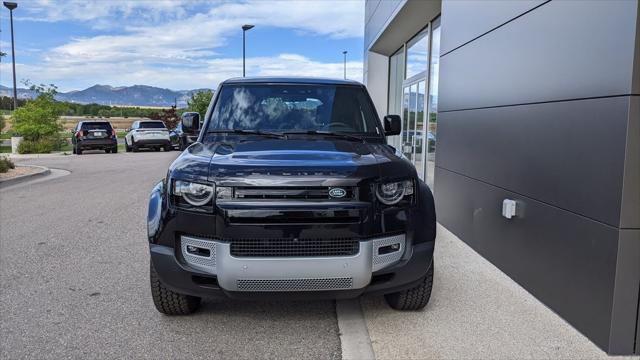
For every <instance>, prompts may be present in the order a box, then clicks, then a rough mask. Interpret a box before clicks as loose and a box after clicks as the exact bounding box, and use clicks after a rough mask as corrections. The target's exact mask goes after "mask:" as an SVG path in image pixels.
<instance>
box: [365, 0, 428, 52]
mask: <svg viewBox="0 0 640 360" xmlns="http://www.w3.org/2000/svg"><path fill="white" fill-rule="evenodd" d="M404 2H405V0H384V1H380V2H379V3H378V4H377V6H375V7H373V6H374V4H372V5H369V4H368V2H367V5H365V10H366V8H367V7H373V8H372V9H371V11H372V12H371V14H370V15H369V18H368V19H367V18H366V17H365V19H366V23H365V25H364V48H365V50H366V49H368V48H369V46H371V43H372V42H373V41H374V40H375V39H376V37H377V36H378V35H379V34H380V33H381V32H382V31H383V30H384V27H385V25H387V23H388V22H389V21H390V20H391V18H392V17H393V15H394V14H395V13H396V11H397V8H398V6H401V5H402V4H404ZM425 24H426V22H425ZM401 45H402V44H398V47H400V46H401Z"/></svg>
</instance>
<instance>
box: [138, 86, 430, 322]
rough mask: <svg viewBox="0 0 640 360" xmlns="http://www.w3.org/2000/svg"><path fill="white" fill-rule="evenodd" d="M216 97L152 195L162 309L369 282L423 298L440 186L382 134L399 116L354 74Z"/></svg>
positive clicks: (238, 89) (331, 292)
mask: <svg viewBox="0 0 640 360" xmlns="http://www.w3.org/2000/svg"><path fill="white" fill-rule="evenodd" d="M215 94H216V95H215V96H214V98H213V99H212V104H211V105H210V106H209V111H208V112H207V115H206V118H205V119H203V120H204V121H203V126H202V128H201V129H200V135H199V137H198V139H197V141H196V142H195V143H193V144H192V145H191V146H189V147H188V148H187V150H186V151H184V152H183V153H182V154H181V155H180V156H179V157H178V158H177V159H176V160H175V161H174V162H173V163H172V164H171V165H170V167H169V170H168V172H167V176H166V178H165V179H164V180H163V181H161V182H160V183H158V184H157V185H156V186H155V187H154V189H153V190H152V192H151V195H150V199H149V211H148V222H147V230H148V240H149V250H150V255H151V266H150V271H151V276H150V278H151V294H152V297H153V301H154V304H155V306H156V308H157V309H158V311H160V312H162V313H165V314H171V315H175V314H188V313H191V312H193V311H194V310H196V309H197V307H198V305H199V304H200V299H201V298H203V297H205V298H206V297H229V298H234V299H247V298H249V299H250V298H254V299H255V298H259V299H266V298H274V297H275V298H286V299H292V298H312V299H318V298H351V297H357V296H360V295H361V294H365V293H367V294H384V295H385V297H386V299H387V302H388V303H389V304H390V305H391V306H392V307H393V308H395V309H401V310H417V309H421V308H423V307H424V306H425V305H426V304H427V302H428V301H429V297H430V295H431V286H432V283H433V249H434V243H435V235H436V216H435V209H434V202H433V196H432V193H431V191H430V189H429V188H428V187H427V185H426V184H425V183H424V182H423V181H422V180H420V179H419V178H418V176H417V173H416V169H415V168H414V167H413V165H412V164H411V163H410V162H409V161H408V160H407V159H406V158H404V157H403V155H402V153H401V152H400V151H399V150H397V149H395V148H393V147H391V146H390V145H388V144H387V143H386V138H385V135H386V136H389V135H398V134H400V126H401V125H400V117H399V116H397V115H388V116H385V118H384V122H381V121H380V119H379V118H378V116H377V114H376V111H375V109H374V106H373V103H372V102H371V100H370V98H369V95H368V94H367V91H366V89H365V87H364V86H363V85H361V84H359V83H357V82H352V81H341V80H319V79H301V78H241V79H231V80H227V81H225V82H224V83H222V84H221V85H220V87H219V89H218V91H216V93H215ZM199 120H200V119H199V117H197V116H196V117H190V118H188V119H183V120H182V126H183V129H190V130H196V129H197V128H198V127H199V126H198V124H199V123H200V121H199ZM383 123H384V125H383Z"/></svg>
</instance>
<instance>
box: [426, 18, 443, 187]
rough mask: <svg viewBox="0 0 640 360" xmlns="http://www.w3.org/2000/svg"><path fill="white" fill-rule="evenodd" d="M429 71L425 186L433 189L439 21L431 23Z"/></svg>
mask: <svg viewBox="0 0 640 360" xmlns="http://www.w3.org/2000/svg"><path fill="white" fill-rule="evenodd" d="M430 62H431V67H430V71H429V103H428V106H429V120H428V121H429V126H428V127H427V129H428V132H427V152H428V154H427V184H428V185H429V186H430V187H432V188H433V176H434V171H435V161H436V139H437V133H438V131H437V130H438V80H439V73H440V19H438V20H436V21H434V22H433V32H432V38H431V58H430Z"/></svg>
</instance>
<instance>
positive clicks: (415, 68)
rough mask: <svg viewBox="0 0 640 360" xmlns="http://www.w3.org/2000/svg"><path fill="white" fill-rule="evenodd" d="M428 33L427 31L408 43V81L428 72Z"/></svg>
mask: <svg viewBox="0 0 640 360" xmlns="http://www.w3.org/2000/svg"><path fill="white" fill-rule="evenodd" d="M427 34H428V31H427V30H426V29H425V30H424V31H422V32H421V33H420V34H418V35H416V36H415V37H414V38H413V39H411V41H409V43H407V79H408V78H410V77H412V76H414V75H416V74H419V73H421V72H423V71H427V59H428V56H427V55H428V44H429V37H428V36H427Z"/></svg>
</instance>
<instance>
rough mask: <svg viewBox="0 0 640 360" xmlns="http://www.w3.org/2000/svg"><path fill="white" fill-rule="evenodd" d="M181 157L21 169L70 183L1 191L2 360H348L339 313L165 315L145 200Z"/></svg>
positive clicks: (289, 310)
mask: <svg viewBox="0 0 640 360" xmlns="http://www.w3.org/2000/svg"><path fill="white" fill-rule="evenodd" d="M177 155H178V152H168V153H165V152H157V153H154V152H142V153H135V154H133V153H118V154H104V153H101V152H100V153H95V154H92V153H87V154H86V155H82V156H59V157H51V158H41V159H35V160H31V161H21V162H23V163H31V164H40V165H44V166H48V167H50V168H59V169H66V170H69V171H71V174H69V175H66V176H61V177H57V178H54V179H49V180H46V181H40V182H38V183H36V184H33V185H28V184H19V185H15V186H11V187H8V188H6V189H2V190H0V358H2V359H13V358H38V359H41V358H56V359H59V358H95V357H99V358H151V359H160V358H171V359H176V358H256V357H259V358H315V359H318V358H322V359H336V358H339V357H340V340H339V335H338V327H337V320H336V315H335V304H334V302H332V301H324V302H241V303H234V302H228V301H227V302H211V301H208V302H205V304H204V306H203V307H202V308H201V310H200V311H198V312H197V313H196V314H195V315H193V316H188V317H166V316H163V315H161V314H160V313H158V312H157V311H156V310H155V308H154V307H153V303H152V300H151V296H150V293H149V285H148V281H149V274H148V271H149V269H148V267H149V260H148V248H147V244H146V238H145V236H146V230H145V229H146V218H145V217H146V206H147V200H146V199H147V195H148V193H149V191H150V190H151V188H152V186H153V185H154V184H155V183H156V182H157V181H158V180H160V179H161V178H162V177H163V175H164V174H165V172H166V169H167V166H168V164H169V163H170V162H171V161H172V160H173V159H174V158H175V157H177Z"/></svg>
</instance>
